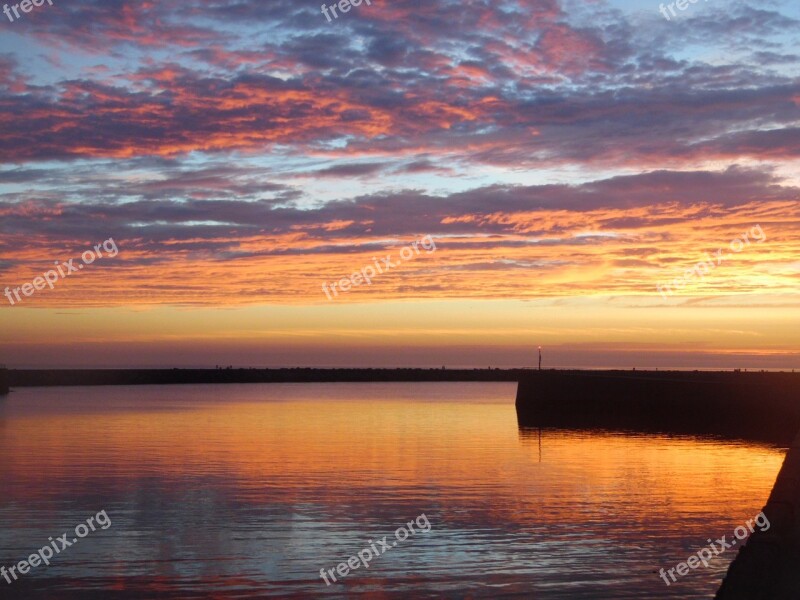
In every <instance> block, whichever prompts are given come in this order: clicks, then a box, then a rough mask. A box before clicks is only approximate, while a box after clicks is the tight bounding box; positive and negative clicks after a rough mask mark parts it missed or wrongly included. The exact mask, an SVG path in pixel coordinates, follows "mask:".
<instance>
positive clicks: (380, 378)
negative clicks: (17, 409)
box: [7, 367, 785, 388]
mask: <svg viewBox="0 0 800 600" xmlns="http://www.w3.org/2000/svg"><path fill="white" fill-rule="evenodd" d="M537 372H538V373H543V374H544V373H556V372H557V373H559V374H561V375H568V374H575V375H581V374H582V375H588V374H592V375H593V376H595V377H604V376H605V377H625V378H626V379H627V378H635V379H639V378H643V377H644V378H648V379H649V378H656V379H659V380H661V379H665V380H676V379H684V380H685V379H689V380H694V381H697V380H698V379H706V378H711V379H715V380H719V379H717V378H722V379H723V380H727V379H728V378H729V377H734V376H736V377H738V378H742V377H748V376H755V375H759V376H761V377H763V376H765V375H766V376H769V375H770V374H771V373H774V372H758V371H750V372H747V373H744V372H739V371H699V370H698V371H685V370H682V371H669V370H666V371H647V370H621V369H609V370H581V369H564V370H557V371H556V370H554V369H545V370H543V371H537V370H536V369H535V368H527V369H519V368H517V369H500V368H494V369H443V368H438V369H412V368H409V369H380V368H379V369H347V368H333V369H319V368H304V367H295V368H278V369H256V368H238V369H234V368H225V369H177V368H175V369H9V370H8V371H7V373H8V382H9V384H10V387H11V388H15V387H16V388H22V387H54V386H105V385H186V384H232V383H369V382H375V383H379V382H470V381H476V382H477V381H483V382H513V383H516V382H518V381H519V380H520V378H522V377H524V376H531V375H533V374H534V373H537ZM784 373H785V372H784ZM534 376H535V375H534ZM739 380H741V379H739Z"/></svg>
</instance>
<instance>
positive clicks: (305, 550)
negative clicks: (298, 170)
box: [0, 383, 783, 600]
mask: <svg viewBox="0 0 800 600" xmlns="http://www.w3.org/2000/svg"><path fill="white" fill-rule="evenodd" d="M515 389H516V386H515V384H505V383H501V384H496V383H491V384H487V383H466V384H455V383H438V384H436V383H434V384H431V383H418V384H407V383H406V384H387V383H381V384H272V385H227V386H143V387H98V388H47V389H46V388H39V389H35V388H34V389H20V390H18V391H16V392H14V393H13V394H12V395H11V396H9V397H8V398H7V399H5V400H0V457H2V461H0V565H5V566H6V567H9V566H11V565H13V564H16V563H17V562H19V561H20V560H23V559H25V558H26V557H28V555H30V554H31V553H33V552H35V551H36V550H37V549H39V548H41V547H42V546H44V545H46V544H48V543H49V542H48V538H49V537H52V538H54V539H55V538H56V537H58V536H60V535H61V534H63V533H64V532H69V535H70V537H74V535H73V530H74V527H75V526H76V525H77V524H78V523H81V522H85V521H86V519H87V518H88V517H91V516H93V515H95V514H96V513H98V512H99V511H101V510H104V511H106V513H107V514H108V516H109V518H110V519H111V523H112V524H111V526H110V527H109V528H108V529H105V530H102V529H100V528H97V530H96V531H94V532H90V533H89V534H88V535H87V536H86V537H85V538H84V539H80V540H79V541H78V542H77V543H75V544H74V545H72V546H71V547H69V548H67V549H65V550H64V551H63V552H62V553H60V554H59V555H57V556H56V557H54V558H53V559H52V564H51V565H50V566H49V567H46V566H44V565H41V566H38V567H37V568H34V569H33V570H32V571H31V572H30V573H29V574H27V575H24V576H22V577H21V579H19V580H18V581H13V582H12V584H10V585H9V584H7V583H6V582H5V580H3V579H0V597H2V598H9V599H16V598H104V599H105V598H111V599H115V598H120V599H121V598H137V599H138V598H212V597H213V598H217V599H223V600H227V599H233V598H257V597H281V598H292V597H296V598H316V597H364V598H389V597H392V598H394V597H397V598H400V597H421V598H422V597H428V598H434V597H450V598H465V597H469V598H498V597H520V598H523V597H525V598H545V599H546V598H565V599H566V598H569V599H574V598H643V597H647V598H660V597H663V598H669V597H680V598H708V597H710V596H711V595H713V592H714V591H715V589H716V588H717V586H718V585H719V582H720V580H721V578H722V576H723V575H724V572H725V570H726V568H727V566H728V563H729V562H730V560H732V559H733V557H734V554H733V551H729V552H728V553H726V554H723V555H720V556H719V557H717V558H716V559H715V560H714V561H713V562H712V563H711V565H710V566H709V567H708V568H703V567H701V568H700V569H698V570H695V571H691V572H690V574H689V575H687V576H686V577H683V578H681V579H680V580H679V582H678V583H676V584H672V585H671V586H669V587H667V586H666V585H665V584H664V582H663V580H662V579H660V578H659V576H658V570H659V569H661V568H662V567H663V568H665V569H666V568H671V567H674V566H675V565H676V564H677V563H679V562H682V561H685V560H686V559H687V558H688V556H689V555H690V554H691V553H693V552H696V551H697V550H698V549H700V548H702V547H703V546H705V545H706V540H707V539H708V538H714V539H716V538H719V537H720V536H722V535H728V537H729V538H730V535H731V532H732V531H733V529H734V528H735V527H737V526H739V525H742V524H744V523H745V522H746V521H747V519H750V518H752V517H753V516H754V515H756V514H757V513H758V512H759V511H760V509H761V507H762V506H763V504H764V502H765V501H766V499H767V496H768V495H769V491H770V489H771V487H772V484H773V482H774V479H775V476H776V475H777V472H778V470H779V468H780V465H781V462H782V460H783V451H782V450H779V449H775V448H771V447H768V446H759V445H755V444H744V443H734V442H721V441H714V440H702V439H696V438H669V437H665V436H647V437H645V436H635V435H624V434H619V433H608V432H574V431H563V430H545V431H542V432H541V433H540V432H538V431H535V430H534V431H529V430H522V431H521V430H520V429H519V428H518V426H517V420H516V413H515V410H514V404H513V403H514V394H515ZM421 514H424V515H425V516H426V518H427V519H428V521H429V522H430V525H431V529H430V531H428V532H423V531H417V532H416V533H415V534H414V535H412V536H410V537H409V538H408V539H407V540H405V541H403V542H399V543H398V544H397V546H396V547H392V548H391V550H389V551H386V552H385V553H384V554H382V555H381V556H379V557H378V558H375V559H373V560H372V561H371V564H370V568H369V569H364V568H363V566H362V567H361V568H359V569H358V570H354V571H352V572H351V573H349V574H348V575H347V576H345V577H343V578H342V577H339V581H338V582H337V583H335V584H333V585H331V586H326V584H325V582H324V581H323V580H322V578H321V577H320V569H331V568H333V569H335V568H336V566H337V565H338V564H339V563H341V562H343V561H346V560H347V559H348V558H349V557H351V556H353V555H355V554H356V553H357V552H359V551H360V550H362V549H365V548H368V547H369V543H368V542H369V541H373V542H374V541H376V540H378V539H381V538H382V537H383V536H388V537H387V539H388V540H389V541H392V540H395V537H394V532H395V530H396V529H397V528H398V527H400V526H401V525H403V524H405V523H408V522H409V521H410V520H412V519H415V518H417V517H418V516H419V515H421ZM337 577H338V576H337Z"/></svg>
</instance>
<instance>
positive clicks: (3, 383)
mask: <svg viewBox="0 0 800 600" xmlns="http://www.w3.org/2000/svg"><path fill="white" fill-rule="evenodd" d="M8 392H9V385H8V369H6V368H5V367H3V366H0V396H5V395H6V394H8Z"/></svg>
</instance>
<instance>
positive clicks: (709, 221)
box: [0, 0, 800, 368]
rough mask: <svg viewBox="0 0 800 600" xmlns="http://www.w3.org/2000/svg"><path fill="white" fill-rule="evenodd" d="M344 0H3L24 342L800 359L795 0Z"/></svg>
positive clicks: (240, 352)
mask: <svg viewBox="0 0 800 600" xmlns="http://www.w3.org/2000/svg"><path fill="white" fill-rule="evenodd" d="M320 4H321V1H320V0H315V1H303V0H293V1H291V2H289V1H287V0H262V1H256V0H249V1H248V0H240V1H232V0H217V1H213V2H212V1H193V0H188V1H186V0H184V1H181V2H174V1H172V0H163V1H158V2H150V1H144V2H121V1H110V0H106V1H104V0H93V1H87V0H54V1H53V5H52V6H50V5H49V4H48V3H47V2H44V4H43V5H42V6H39V7H34V8H33V10H32V11H31V12H30V13H27V14H23V13H20V18H19V19H15V20H14V21H10V20H9V19H7V18H6V16H5V15H3V14H0V292H2V291H3V290H5V289H6V288H9V289H10V290H12V292H11V293H12V296H11V297H12V298H13V289H14V288H20V287H21V286H23V285H24V284H26V283H31V282H33V281H34V279H35V278H37V277H39V276H41V275H42V274H43V273H45V272H46V271H48V270H50V269H54V268H56V267H55V265H56V263H58V264H59V265H62V264H63V263H66V262H67V261H69V259H75V260H74V262H75V265H77V264H78V263H79V262H81V258H80V257H81V254H82V253H83V252H84V251H85V250H91V249H92V247H93V246H95V245H97V244H101V243H102V242H103V241H105V240H108V239H112V238H113V240H114V242H115V244H116V246H117V248H118V251H119V253H118V254H117V255H116V256H113V257H112V256H104V257H103V258H101V259H98V260H96V261H95V262H94V263H93V264H91V265H89V264H87V265H83V266H84V268H82V269H81V270H80V271H79V272H75V273H74V274H71V275H70V276H68V277H66V278H64V279H61V278H59V280H58V281H57V282H56V283H55V284H54V288H53V289H49V288H47V287H45V288H44V289H41V290H37V291H35V293H33V294H32V295H30V296H25V295H23V296H21V297H20V298H21V300H20V301H19V302H16V301H15V302H14V304H13V305H12V304H11V300H9V299H7V297H6V296H0V307H2V309H1V310H0V363H6V364H7V365H9V366H11V367H51V366H52V367H58V366H64V367H68V366H84V367H91V366H117V367H125V366H165V367H173V366H212V367H213V366H214V365H216V364H224V365H228V364H233V365H237V366H425V367H427V366H434V367H440V366H442V365H447V366H450V367H456V366H468V367H472V366H475V367H486V366H493V367H509V366H523V365H533V364H534V363H535V361H536V357H535V354H536V346H538V345H543V346H544V348H545V349H544V352H545V365H546V366H581V367H611V366H615V367H616V366H618V367H625V368H631V367H637V368H645V367H661V368H666V367H682V368H694V367H698V368H711V367H723V368H733V367H744V368H795V367H796V368H800V355H799V354H798V347H800V326H799V325H800V323H798V317H800V312H798V309H799V308H800V299H799V298H798V291H800V55H799V54H798V50H797V48H798V47H800V4H799V3H797V2H796V0H761V1H760V2H750V1H747V2H740V1H733V2H731V1H725V2H723V1H722V0H702V1H699V2H697V3H696V4H689V5H688V7H687V8H686V9H685V10H683V11H680V10H678V11H677V16H675V17H672V18H671V20H669V21H668V20H667V19H666V18H665V17H664V16H662V14H661V13H660V12H659V3H658V2H655V1H654V0H653V1H650V0H648V1H644V0H636V1H635V2H634V1H627V0H612V1H586V0H582V1H580V2H559V1H557V0H527V1H526V0H517V1H504V0H496V1H494V0H493V1H489V0H487V1H480V2H473V1H465V0H459V1H458V2H455V1H444V0H425V1H424V2H423V1H418V2H417V1H404V0H372V2H371V4H370V5H367V4H366V2H364V3H362V4H361V5H360V6H358V7H352V9H351V10H349V11H348V12H347V13H346V14H340V15H339V18H337V19H333V20H331V22H328V20H327V19H326V17H325V16H324V15H323V13H322V11H321V9H320ZM326 4H328V5H330V4H332V0H331V1H329V2H326ZM676 10H677V9H676ZM754 228H757V229H754ZM754 231H758V232H763V237H760V234H759V238H758V239H756V238H755V237H754V234H753V232H754ZM745 234H748V236H749V239H748V240H747V241H746V242H744V243H740V246H741V247H736V246H734V247H733V248H738V250H739V251H735V250H734V249H732V246H731V242H732V241H733V240H735V239H737V238H739V239H740V240H741V239H743V238H744V235H745ZM426 236H430V237H427V238H426ZM423 238H426V239H428V240H432V242H433V243H434V244H435V251H434V250H432V249H431V250H427V249H425V248H423V247H422V246H421V245H420V246H419V250H420V251H419V252H418V253H414V254H413V255H412V258H410V259H408V260H400V261H399V264H397V266H395V267H394V268H392V269H390V270H388V271H387V272H384V273H382V274H377V275H376V276H375V277H374V278H373V280H372V284H371V285H366V284H362V285H360V286H357V287H353V288H352V289H351V290H349V291H346V292H340V293H339V294H338V295H334V296H332V297H331V299H329V297H328V295H326V293H325V291H323V284H326V285H327V286H330V285H331V284H332V283H335V282H339V281H340V280H341V279H342V278H343V277H349V276H350V275H351V274H352V273H353V272H355V271H359V270H361V269H362V268H365V267H367V266H369V265H372V266H374V264H375V261H376V260H378V261H379V262H380V261H381V259H383V258H385V257H387V256H391V257H392V261H393V262H395V263H397V262H398V259H399V256H400V252H401V249H403V248H405V247H406V246H409V245H410V244H412V243H413V242H415V241H419V240H422V239H423ZM718 249H723V251H724V253H725V254H726V258H725V260H724V261H722V262H721V263H720V264H716V262H717V261H714V262H715V266H714V268H713V269H710V272H708V273H706V274H705V276H703V277H699V276H695V277H693V278H692V279H691V280H690V281H688V282H687V283H686V285H684V286H682V287H681V288H680V289H677V288H676V289H674V292H673V293H670V294H661V293H659V291H658V289H657V286H658V285H660V284H661V285H662V286H663V284H669V283H670V282H672V281H673V280H675V279H676V278H680V277H682V276H683V275H684V273H685V272H686V270H687V269H692V268H693V267H695V265H697V263H699V262H701V261H707V260H709V258H710V257H713V256H716V255H717V254H716V253H717V251H718ZM340 287H341V286H340Z"/></svg>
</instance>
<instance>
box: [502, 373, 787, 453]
mask: <svg viewBox="0 0 800 600" xmlns="http://www.w3.org/2000/svg"><path fill="white" fill-rule="evenodd" d="M798 392H800V373H798V374H796V373H784V372H780V373H767V372H750V373H742V372H730V371H728V372H721V371H714V372H699V371H555V370H549V371H526V372H525V373H524V374H523V376H522V377H521V378H520V381H519V386H518V388H517V403H516V408H517V418H518V420H519V425H520V427H523V428H525V427H565V428H571V429H610V430H620V431H635V432H645V433H666V434H685V435H705V436H723V437H727V438H741V439H745V440H753V441H761V442H768V443H773V444H776V445H781V446H788V445H789V444H791V442H792V440H793V439H794V437H795V435H796V434H797V432H798V431H799V430H800V394H798Z"/></svg>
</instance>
